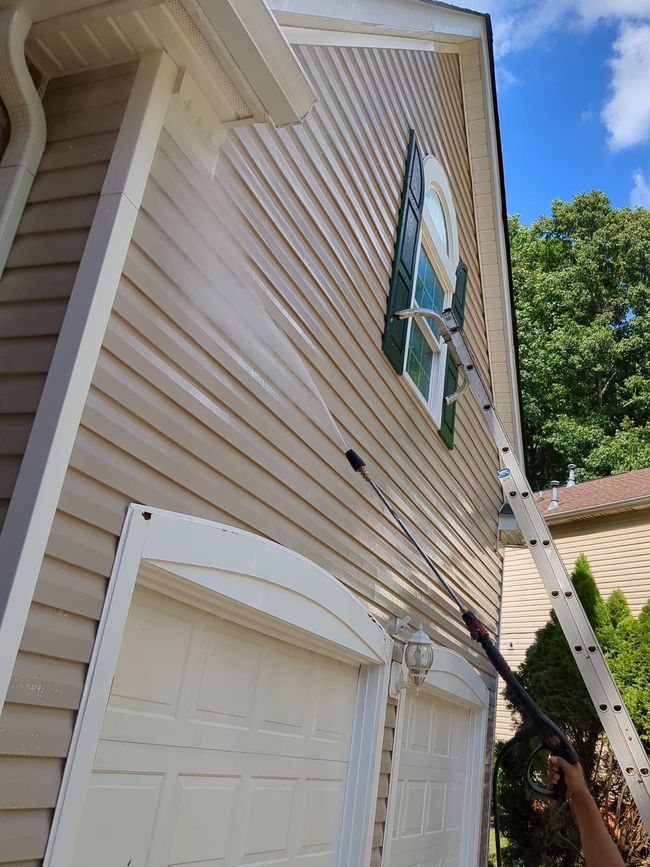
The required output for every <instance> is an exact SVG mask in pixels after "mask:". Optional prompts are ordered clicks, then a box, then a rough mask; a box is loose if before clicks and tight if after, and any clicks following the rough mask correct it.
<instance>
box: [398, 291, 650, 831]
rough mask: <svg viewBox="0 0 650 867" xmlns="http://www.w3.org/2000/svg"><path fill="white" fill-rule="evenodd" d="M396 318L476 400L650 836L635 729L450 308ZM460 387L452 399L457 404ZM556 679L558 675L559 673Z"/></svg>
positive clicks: (644, 769)
mask: <svg viewBox="0 0 650 867" xmlns="http://www.w3.org/2000/svg"><path fill="white" fill-rule="evenodd" d="M396 315H397V316H398V317H400V318H407V317H408V318H412V317H425V318H429V319H433V320H434V321H435V322H436V324H437V326H438V328H439V330H440V332H441V334H442V336H443V339H444V340H445V342H446V344H447V347H448V351H449V352H451V354H452V357H453V359H454V361H455V362H456V363H457V364H458V366H459V370H460V371H462V373H463V376H464V377H465V379H466V383H467V386H468V387H469V391H471V393H472V395H473V396H474V398H475V400H476V401H477V403H478V405H479V407H480V409H481V412H482V414H483V417H484V419H485V422H486V425H487V427H488V430H489V431H490V434H491V436H492V439H493V441H494V444H495V446H496V448H497V450H498V452H499V459H500V463H501V468H502V469H501V470H500V472H499V474H498V476H499V481H500V482H501V486H502V488H503V492H504V498H505V500H506V501H507V502H508V503H510V505H511V507H512V511H513V513H514V515H515V517H516V519H517V522H518V523H519V527H520V529H521V531H522V533H523V534H524V539H525V540H526V546H527V547H528V550H529V551H530V553H531V555H532V557H533V560H534V562H535V565H536V567H537V570H538V572H539V575H540V577H541V579H542V582H543V584H544V586H545V588H546V590H547V592H548V594H549V598H550V602H551V605H552V607H553V610H554V611H555V614H556V616H557V619H558V622H559V624H560V627H561V629H562V631H563V633H564V635H565V637H566V639H567V641H568V643H569V646H570V648H571V653H572V655H573V658H574V659H575V661H576V664H577V666H578V670H579V671H580V674H581V676H582V679H583V680H584V683H585V686H586V688H587V691H588V693H589V696H590V698H591V700H592V702H593V704H594V707H595V709H596V712H597V713H598V716H599V718H600V721H601V723H602V726H603V729H604V731H605V733H606V735H607V737H608V739H609V741H610V744H611V746H612V749H613V751H614V754H615V756H616V759H617V761H618V763H619V765H620V767H621V770H622V772H623V776H624V779H625V781H626V783H627V784H628V786H629V788H630V792H631V794H632V797H633V798H634V801H635V803H636V806H637V808H638V810H639V814H640V816H641V818H642V820H643V824H644V825H645V828H646V831H647V832H648V833H650V759H649V758H648V755H647V753H646V750H645V748H644V746H643V743H642V741H641V739H640V737H639V735H638V732H637V731H636V729H635V727H634V724H633V722H632V719H631V717H630V715H629V712H628V710H627V708H626V707H625V702H624V701H623V698H622V696H621V693H620V691H619V689H618V687H617V685H616V682H615V681H614V677H613V675H612V673H611V671H610V668H609V666H608V664H607V661H606V659H605V656H604V654H603V651H602V648H601V647H600V644H599V643H598V640H597V638H596V635H595V633H594V630H593V628H592V626H591V623H590V622H589V619H588V618H587V615H586V614H585V611H584V608H583V607H582V604H581V602H580V599H579V598H578V595H577V594H576V592H575V590H574V587H573V584H572V582H571V578H570V576H569V573H568V572H567V569H566V567H565V565H564V563H563V561H562V558H561V557H560V554H559V552H558V550H557V548H556V546H555V542H554V541H553V537H552V536H551V534H550V532H549V529H548V527H547V525H546V521H545V520H544V518H543V517H542V515H541V514H540V513H539V510H538V508H537V506H536V504H535V502H534V497H533V492H532V490H531V488H530V485H529V484H528V480H527V479H526V475H525V473H524V471H523V469H522V468H521V466H520V464H519V461H518V460H517V457H516V455H515V453H514V452H513V449H512V446H511V445H510V442H509V440H508V436H507V434H506V431H505V428H504V427H503V424H502V423H501V421H500V419H499V416H498V414H497V411H496V409H495V408H494V405H493V403H492V396H491V394H490V392H489V390H488V389H487V387H486V385H485V383H484V382H483V378H482V377H481V374H480V372H479V370H478V369H477V367H476V363H475V360H474V357H473V355H472V352H471V350H470V348H469V346H468V344H467V342H466V340H465V336H464V334H463V331H462V328H461V327H460V326H459V325H458V323H457V322H456V319H455V317H454V314H453V312H452V310H450V309H449V310H445V311H444V312H443V313H442V315H441V314H439V313H437V312H436V311H433V310H426V309H423V308H411V309H409V310H403V311H400V312H399V313H397V314H396ZM463 390H465V388H464V386H463V388H461V389H458V390H457V391H456V393H455V394H454V395H452V396H451V399H450V400H449V402H452V401H454V400H456V399H457V398H458V396H459V394H460V393H461V392H462V391H463ZM558 676H561V674H560V673H558Z"/></svg>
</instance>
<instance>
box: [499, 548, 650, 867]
mask: <svg viewBox="0 0 650 867" xmlns="http://www.w3.org/2000/svg"><path fill="white" fill-rule="evenodd" d="M571 579H572V581H573V585H574V587H575V590H576V593H577V595H578V597H579V598H580V601H581V602H582V605H583V607H584V609H585V612H586V614H587V616H588V618H589V621H590V622H591V624H592V626H593V628H594V631H595V632H596V635H597V637H598V640H599V642H600V644H601V646H602V647H603V650H604V652H605V655H606V657H607V660H608V662H609V664H610V666H611V668H612V671H613V673H614V676H615V678H616V681H617V683H618V686H619V688H620V690H621V692H622V694H623V699H624V701H625V703H626V705H627V707H628V710H629V711H630V714H631V716H632V719H633V722H634V724H635V726H636V727H637V730H638V731H639V734H640V735H641V737H642V738H643V739H644V741H645V742H646V745H647V746H650V710H649V709H650V601H649V602H648V603H647V604H646V606H645V607H644V609H643V610H642V612H641V614H640V615H639V617H638V618H635V617H633V615H632V613H631V612H630V608H629V605H628V603H627V600H626V598H625V596H624V594H623V593H622V592H621V591H620V590H617V591H615V592H614V593H612V594H611V596H610V597H609V599H608V600H607V601H606V602H604V601H603V599H602V597H601V595H600V593H599V591H598V588H597V587H596V584H595V581H594V578H593V575H592V573H591V570H590V568H589V563H588V561H587V558H586V557H585V555H584V554H581V555H580V557H579V558H578V560H577V562H576V565H575V569H574V571H573V574H572V576H571ZM517 677H518V678H519V679H520V681H521V683H522V684H523V685H524V687H525V688H526V689H527V690H528V691H529V692H530V694H531V695H532V696H533V698H534V699H535V701H536V702H537V703H538V704H539V706H540V707H541V708H542V709H543V710H544V712H545V713H547V714H548V715H549V716H550V717H551V719H553V720H555V722H556V723H557V724H558V725H559V726H560V727H561V728H562V729H563V730H564V731H565V732H566V733H567V735H568V736H569V738H570V739H571V740H572V742H573V743H574V745H575V747H576V750H577V752H578V755H579V756H580V761H581V763H582V765H583V767H584V769H585V773H586V775H587V778H588V779H589V780H590V781H591V784H592V789H593V791H594V795H595V797H596V800H597V801H598V800H600V801H602V802H603V803H607V804H608V805H609V804H610V803H611V802H615V803H616V804H617V807H616V808H615V809H617V810H618V816H619V817H620V815H623V813H624V814H625V816H626V819H625V821H626V822H627V823H628V826H629V827H628V826H626V833H627V831H629V829H630V828H632V829H633V830H634V832H635V833H636V832H637V831H638V829H639V828H641V831H642V826H640V823H639V821H638V817H636V818H635V816H636V813H635V811H634V809H633V807H632V805H631V801H630V797H629V792H627V790H626V787H625V785H624V782H623V780H622V777H621V775H620V773H619V772H618V770H617V769H616V768H615V762H614V760H613V757H612V756H611V752H610V750H609V748H608V745H607V742H606V739H605V738H604V736H603V731H602V726H601V724H600V720H599V718H598V715H597V713H596V711H595V709H594V706H593V704H592V702H591V699H590V697H589V694H588V693H587V690H586V688H585V686H584V683H583V681H582V678H581V676H580V673H579V671H578V667H577V665H576V663H575V659H574V656H573V653H572V651H571V648H570V647H569V645H568V643H567V641H566V639H565V637H564V634H563V632H562V629H561V627H560V625H559V623H558V621H557V618H556V616H555V614H554V613H551V616H550V619H549V621H548V622H547V623H546V624H545V626H543V627H542V628H541V629H540V630H539V631H538V632H537V633H536V636H535V640H534V642H533V644H532V645H531V646H530V647H529V648H528V651H527V653H526V658H525V660H524V662H523V664H522V665H521V666H520V667H519V670H518V671H517ZM505 695H506V700H507V701H508V704H509V705H510V707H511V709H513V710H514V711H515V715H516V717H519V714H518V712H517V709H516V707H515V706H514V705H513V703H512V696H511V695H510V694H509V692H508V690H506V691H505ZM522 727H523V721H521V719H520V722H519V725H518V731H520V730H521V729H522ZM530 752H531V745H530V744H529V743H524V744H522V745H520V746H519V747H518V748H516V749H515V750H514V751H513V752H512V753H511V755H510V757H509V758H508V759H507V760H505V761H504V771H505V773H503V774H501V777H500V780H499V784H498V803H499V811H500V815H501V817H502V818H501V826H502V829H503V832H504V835H505V836H506V837H507V840H508V849H507V858H506V859H504V864H506V865H508V867H576V865H579V864H582V859H581V856H580V845H579V838H578V835H577V831H576V828H575V824H574V822H573V820H572V818H571V816H570V813H569V811H568V808H567V806H566V804H563V803H559V802H554V801H546V800H544V799H540V798H539V797H537V796H536V795H534V794H533V793H531V792H529V791H528V790H527V789H526V788H525V785H524V779H525V773H526V763H527V759H528V755H529V754H530ZM621 805H623V807H625V809H624V810H623V813H621ZM607 809H608V811H609V810H610V807H609V806H608V807H607ZM616 821H618V819H616ZM632 836H634V835H633V834H631V833H629V834H628V835H627V838H628V839H631V837H632ZM625 854H626V857H627V858H628V859H629V863H630V864H645V863H647V862H646V861H644V860H634V853H633V852H632V851H631V850H630V851H627V852H626V853H625ZM646 854H647V853H646ZM644 857H645V856H644Z"/></svg>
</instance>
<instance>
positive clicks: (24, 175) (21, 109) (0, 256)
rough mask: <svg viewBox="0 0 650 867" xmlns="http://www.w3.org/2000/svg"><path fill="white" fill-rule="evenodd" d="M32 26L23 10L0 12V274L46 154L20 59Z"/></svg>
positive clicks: (36, 101)
mask: <svg viewBox="0 0 650 867" xmlns="http://www.w3.org/2000/svg"><path fill="white" fill-rule="evenodd" d="M31 26H32V21H31V18H30V17H29V16H28V15H27V13H26V12H25V11H24V10H23V9H2V10H0V97H2V101H3V102H4V104H5V107H6V109H7V114H8V115H9V123H10V126H11V129H10V135H9V142H8V144H7V149H6V150H5V152H4V155H3V156H2V162H0V274H2V272H3V270H4V267H5V263H6V261H7V257H8V256H9V251H10V249H11V245H12V243H13V240H14V235H15V234H16V229H17V228H18V223H19V221H20V218H21V217H22V215H23V211H24V209H25V202H26V201H27V196H28V195H29V191H30V189H31V187H32V182H33V180H34V176H35V175H36V171H37V169H38V165H39V163H40V161H41V157H42V156H43V150H44V149H45V114H44V113H43V106H42V104H41V98H40V96H39V95H38V91H37V90H36V87H35V86H34V82H33V81H32V77H31V75H30V74H29V70H28V68H27V62H26V60H25V38H26V37H27V34H28V33H29V31H30V29H31Z"/></svg>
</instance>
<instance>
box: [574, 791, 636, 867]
mask: <svg viewBox="0 0 650 867" xmlns="http://www.w3.org/2000/svg"><path fill="white" fill-rule="evenodd" d="M570 804H571V809H572V811H573V815H574V818H575V820H576V824H577V826H578V830H579V831H580V839H581V841H582V851H583V853H584V856H585V862H586V865H587V867H625V864H624V862H623V859H622V858H621V854H620V852H619V851H618V849H617V848H616V844H615V843H614V841H613V840H612V838H611V837H610V836H609V834H608V832H607V829H606V828H605V825H604V824H603V820H602V817H601V815H600V812H599V810H598V807H597V806H596V803H595V801H594V799H593V798H592V797H591V795H590V794H588V793H587V792H585V793H584V795H580V796H579V797H574V798H572V799H571V801H570Z"/></svg>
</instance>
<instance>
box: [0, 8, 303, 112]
mask: <svg viewBox="0 0 650 867" xmlns="http://www.w3.org/2000/svg"><path fill="white" fill-rule="evenodd" d="M2 5H3V2H1V0H0V8H1V7H2ZM24 5H25V7H26V8H27V7H29V6H33V5H34V3H33V0H25V2H24ZM36 6H37V7H38V8H39V9H40V13H41V14H40V16H39V15H38V13H36V18H35V24H34V26H33V28H32V31H31V33H30V34H29V38H28V40H27V53H28V55H29V57H30V59H31V60H32V61H33V62H34V63H35V64H36V66H37V67H38V68H39V69H40V70H41V72H42V73H43V74H44V75H45V76H46V77H48V78H52V77H57V76H61V75H68V74H70V73H73V72H78V71H82V70H84V69H88V68H93V67H97V66H102V65H108V64H113V63H122V62H126V61H129V60H133V59H135V58H136V57H138V56H139V55H142V54H146V53H148V52H151V51H161V50H164V51H166V52H167V53H168V54H169V55H170V57H171V58H172V60H173V61H174V62H175V63H176V64H177V66H178V67H179V68H180V69H184V70H186V71H187V73H189V75H190V76H191V78H192V79H193V80H194V81H195V82H196V83H197V85H198V86H199V87H200V89H201V90H202V92H203V94H204V96H205V98H206V99H207V101H208V102H209V104H210V105H211V107H212V109H213V110H214V112H215V113H216V116H217V118H218V119H219V121H220V122H221V123H225V124H238V123H246V122H249V123H250V122H251V121H264V120H266V119H267V118H268V117H270V118H271V120H273V121H274V122H275V123H276V124H277V125H284V124H287V123H295V122H297V121H299V120H300V119H301V118H302V117H304V115H305V114H306V113H307V112H308V111H309V108H310V107H311V105H312V104H313V102H314V100H315V95H314V93H313V91H312V89H311V86H310V85H309V82H308V80H307V78H306V76H305V75H304V73H303V71H302V68H301V67H300V64H299V63H298V61H297V59H296V57H295V55H294V53H293V51H292V49H291V47H290V45H289V44H288V42H287V41H286V39H285V37H284V36H283V34H282V32H281V30H280V28H279V26H278V24H277V23H276V21H275V20H274V18H273V16H272V15H271V13H270V11H269V9H268V7H267V6H266V5H265V3H264V2H263V0H237V2H235V0H232V2H231V0H184V2H181V0H164V2H160V0H114V2H109V3H101V4H97V3H93V2H92V0H85V2H81V0H77V2H73V0H52V2H51V3H48V4H43V3H42V2H41V3H40V5H39V4H38V3H37V4H36ZM75 6H76V8H74V7H75ZM44 7H46V8H47V10H48V17H47V18H45V17H44V16H43V11H44ZM71 7H72V8H71ZM80 7H81V8H80ZM235 7H236V8H235ZM54 9H56V10H57V11H58V10H60V14H58V15H55V16H52V15H51V13H52V11H53V10H54ZM33 11H36V10H33ZM39 18H40V19H41V20H38V19H39Z"/></svg>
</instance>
